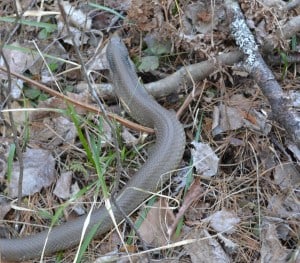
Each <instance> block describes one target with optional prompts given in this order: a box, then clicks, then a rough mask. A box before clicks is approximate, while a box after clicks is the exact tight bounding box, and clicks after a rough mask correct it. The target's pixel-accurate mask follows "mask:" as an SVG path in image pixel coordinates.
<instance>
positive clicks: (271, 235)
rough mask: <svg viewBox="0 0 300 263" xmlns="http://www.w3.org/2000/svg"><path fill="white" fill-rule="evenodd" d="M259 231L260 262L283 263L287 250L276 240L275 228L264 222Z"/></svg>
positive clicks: (285, 259) (285, 260) (287, 253)
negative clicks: (260, 242)
mask: <svg viewBox="0 0 300 263" xmlns="http://www.w3.org/2000/svg"><path fill="white" fill-rule="evenodd" d="M261 227H262V231H261V241H262V246H261V251H260V253H261V260H260V262H263V263H273V262H276V263H280V262H282V263H285V262H287V256H288V255H289V250H288V249H286V248H285V247H283V246H282V245H281V243H280V241H279V239H278V236H277V231H276V226H275V225H274V224H272V223H270V222H268V221H266V220H264V221H263V223H262V226H261Z"/></svg>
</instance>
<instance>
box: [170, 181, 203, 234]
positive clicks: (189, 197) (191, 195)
mask: <svg viewBox="0 0 300 263" xmlns="http://www.w3.org/2000/svg"><path fill="white" fill-rule="evenodd" d="M203 192H204V190H203V188H202V187H201V185H200V178H199V177H197V178H196V179H195V181H194V182H193V184H192V185H191V187H190V188H189V190H188V192H187V194H186V196H185V197H184V201H183V203H182V205H181V207H180V209H179V211H178V213H177V214H176V218H175V220H174V222H173V224H172V225H171V226H170V227H169V229H168V235H169V236H171V235H172V234H173V233H174V232H175V229H176V227H177V224H178V222H179V220H180V219H181V218H182V216H183V215H184V214H185V212H186V210H187V209H188V208H189V207H190V206H191V204H192V203H193V202H194V201H197V200H198V199H199V198H200V196H201V195H202V193H203Z"/></svg>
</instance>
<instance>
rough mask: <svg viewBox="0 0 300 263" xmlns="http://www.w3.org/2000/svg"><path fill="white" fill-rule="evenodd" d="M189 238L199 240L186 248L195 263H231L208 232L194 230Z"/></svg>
mask: <svg viewBox="0 0 300 263" xmlns="http://www.w3.org/2000/svg"><path fill="white" fill-rule="evenodd" d="M187 238H191V239H194V238H195V239H199V241H197V242H194V243H191V244H188V245H185V246H184V249H185V250H186V251H187V253H188V255H190V257H191V261H192V262H193V263H207V262H214V263H229V262H231V261H230V259H229V257H228V256H227V254H226V253H225V251H224V250H223V248H222V246H221V245H220V244H219V242H218V241H217V240H216V239H215V238H213V237H212V236H211V235H210V234H209V233H208V232H207V231H206V230H199V229H193V231H191V233H190V234H189V236H188V237H187Z"/></svg>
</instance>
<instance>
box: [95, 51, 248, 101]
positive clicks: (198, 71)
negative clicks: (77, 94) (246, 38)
mask: <svg viewBox="0 0 300 263" xmlns="http://www.w3.org/2000/svg"><path fill="white" fill-rule="evenodd" d="M242 57H243V54H242V53H241V52H240V51H231V52H228V53H224V54H220V55H218V56H216V57H215V58H212V59H208V60H206V61H202V62H199V63H196V64H192V65H189V66H184V67H182V68H180V69H179V70H178V71H176V72H174V73H173V74H171V75H169V76H167V77H166V78H163V79H161V80H158V81H154V82H151V83H147V84H144V87H145V89H146V90H147V92H148V93H149V94H151V95H152V96H153V97H156V98H159V97H164V96H167V95H170V94H171V93H177V92H178V91H179V90H180V89H182V88H183V87H184V85H191V84H192V80H193V81H194V82H197V81H200V80H203V79H205V78H207V76H208V75H209V74H211V73H213V72H214V70H215V69H216V64H221V65H227V66H230V65H233V64H235V63H237V62H239V61H240V60H241V59H242ZM97 89H98V91H99V93H100V94H101V96H108V97H111V96H113V95H114V92H113V87H112V85H108V84H99V85H97Z"/></svg>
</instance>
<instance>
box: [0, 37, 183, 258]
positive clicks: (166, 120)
mask: <svg viewBox="0 0 300 263" xmlns="http://www.w3.org/2000/svg"><path fill="white" fill-rule="evenodd" d="M107 59H108V62H109V65H110V71H111V76H112V79H113V83H114V86H115V93H116V94H117V96H118V98H119V99H120V100H121V101H122V103H123V104H124V106H125V109H126V111H128V113H129V114H130V115H131V116H132V117H133V118H134V119H136V120H137V121H138V122H140V123H142V124H143V125H146V126H149V127H153V128H154V129H155V131H156V143H155V145H154V146H153V149H152V151H151V153H150V155H149V158H148V159H147V161H146V162H145V164H144V165H142V167H141V168H140V170H139V171H138V172H137V173H136V174H134V175H133V177H132V178H131V180H130V181H129V182H128V184H127V185H126V187H125V188H124V189H122V191H121V192H120V193H119V195H118V197H117V202H118V205H119V207H120V208H121V209H122V210H123V211H124V212H125V213H126V214H130V213H131V212H132V211H133V210H134V209H135V208H136V207H138V206H139V205H140V204H141V203H142V202H143V201H144V200H145V199H146V198H147V197H148V196H149V193H148V192H153V191H155V190H156V188H157V186H158V185H159V183H160V182H163V181H165V179H167V178H168V176H167V175H168V173H170V172H171V171H172V170H173V169H176V167H177V166H178V164H179V162H180V160H181V158H182V155H183V151H184V147H185V134H184V130H183V127H182V125H181V124H180V122H179V121H178V120H177V119H176V116H175V114H174V113H172V112H170V111H168V110H166V109H164V108H163V107H162V106H160V105H159V104H158V103H157V102H156V101H155V100H154V99H153V98H152V97H151V96H149V95H148V93H147V92H146V91H145V90H144V88H143V87H142V86H141V84H140V82H139V80H138V77H137V75H136V72H135V70H134V68H133V66H132V63H131V62H130V58H129V55H128V51H127V49H126V47H125V45H124V43H123V42H122V40H121V39H120V38H119V37H118V36H116V35H115V36H112V38H111V40H110V42H109V44H108V47H107ZM139 189H142V191H141V190H139ZM112 210H113V212H114V216H115V218H116V221H117V222H120V221H121V220H122V219H123V216H122V215H121V213H120V212H119V211H118V210H117V209H116V208H115V207H112ZM85 220H86V216H82V217H79V218H77V219H75V220H72V221H68V222H66V223H64V224H62V225H60V226H57V227H54V228H53V229H51V230H50V232H49V231H43V232H41V233H38V234H34V235H32V236H28V237H23V238H18V239H0V253H1V259H5V260H13V261H24V260H28V259H34V258H39V257H40V256H41V253H42V251H43V249H44V246H45V250H44V252H45V253H44V254H45V255H50V254H53V253H55V252H57V251H60V250H65V249H68V248H70V247H74V246H76V245H77V244H78V243H79V241H80V238H81V233H82V227H83V224H84V222H85ZM97 224H99V225H98V230H97V236H99V235H101V234H104V233H105V232H107V231H109V230H110V229H111V228H112V227H113V224H112V221H111V218H110V216H109V215H108V212H107V210H106V208H105V207H101V208H99V209H97V210H95V211H94V212H93V213H92V215H91V219H90V223H89V225H88V229H87V231H86V233H88V232H89V231H90V230H91V229H92V227H93V226H96V225H97ZM46 240H47V241H46Z"/></svg>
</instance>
